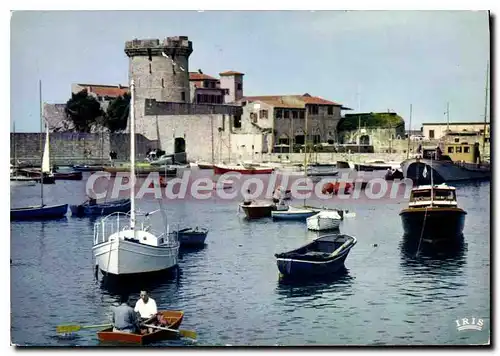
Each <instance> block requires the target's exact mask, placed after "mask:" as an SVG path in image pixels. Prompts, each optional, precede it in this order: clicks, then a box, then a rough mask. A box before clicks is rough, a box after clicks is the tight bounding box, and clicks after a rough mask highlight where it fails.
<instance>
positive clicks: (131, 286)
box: [99, 268, 180, 297]
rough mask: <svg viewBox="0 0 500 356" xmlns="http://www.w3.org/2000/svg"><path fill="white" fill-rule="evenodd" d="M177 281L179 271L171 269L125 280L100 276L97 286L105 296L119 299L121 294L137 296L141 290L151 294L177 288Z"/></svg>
mask: <svg viewBox="0 0 500 356" xmlns="http://www.w3.org/2000/svg"><path fill="white" fill-rule="evenodd" d="M179 280H180V273H179V269H178V268H172V269H171V270H168V271H165V272H161V273H154V274H151V275H145V276H134V277H125V278H123V277H120V278H116V277H111V276H102V275H101V279H100V282H99V285H100V288H101V290H102V291H103V292H104V293H106V294H107V295H110V296H113V297H119V296H120V295H122V294H138V293H139V292H140V291H141V290H147V291H149V292H150V293H153V292H154V291H155V290H156V291H158V290H164V289H168V288H169V287H171V286H175V288H177V285H178V283H179Z"/></svg>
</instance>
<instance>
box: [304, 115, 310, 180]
mask: <svg viewBox="0 0 500 356" xmlns="http://www.w3.org/2000/svg"><path fill="white" fill-rule="evenodd" d="M304 107H305V108H306V122H305V132H304V172H305V174H306V177H307V135H308V134H309V131H308V129H307V116H308V115H307V105H304Z"/></svg>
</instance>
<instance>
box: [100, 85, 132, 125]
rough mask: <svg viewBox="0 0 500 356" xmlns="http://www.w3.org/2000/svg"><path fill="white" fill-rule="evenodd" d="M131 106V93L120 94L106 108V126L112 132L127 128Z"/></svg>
mask: <svg viewBox="0 0 500 356" xmlns="http://www.w3.org/2000/svg"><path fill="white" fill-rule="evenodd" d="M129 106H130V94H129V93H126V94H124V95H123V96H119V97H117V98H116V99H114V100H113V101H112V102H110V103H109V106H108V109H107V110H106V118H105V120H104V126H106V127H107V128H108V129H109V131H111V132H116V131H123V130H125V129H126V128H127V122H128V115H129Z"/></svg>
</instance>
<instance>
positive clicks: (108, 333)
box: [97, 310, 184, 345]
mask: <svg viewBox="0 0 500 356" xmlns="http://www.w3.org/2000/svg"><path fill="white" fill-rule="evenodd" d="M159 313H160V314H162V316H163V318H164V319H166V320H167V325H162V326H164V327H168V328H169V329H174V330H178V329H179V327H180V325H181V323H182V319H183V318H184V312H183V311H176V310H164V311H160V312H159ZM151 323H152V321H151V320H148V321H146V322H145V324H151ZM177 337H178V333H176V332H174V331H169V330H158V329H154V330H153V332H151V333H146V334H131V333H123V332H116V331H113V328H112V327H111V328H107V329H104V330H101V331H99V332H97V338H98V339H99V341H101V342H116V343H128V344H139V345H146V344H149V343H152V342H156V341H161V340H166V339H173V338H177Z"/></svg>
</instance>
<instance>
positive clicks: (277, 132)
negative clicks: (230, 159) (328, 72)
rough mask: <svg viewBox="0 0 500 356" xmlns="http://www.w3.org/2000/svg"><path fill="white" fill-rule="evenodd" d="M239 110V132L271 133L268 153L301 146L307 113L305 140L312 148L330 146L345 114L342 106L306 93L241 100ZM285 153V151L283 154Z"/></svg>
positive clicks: (253, 97)
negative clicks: (291, 146) (240, 114)
mask: <svg viewBox="0 0 500 356" xmlns="http://www.w3.org/2000/svg"><path fill="white" fill-rule="evenodd" d="M240 103H241V105H242V106H243V115H242V124H241V127H240V129H241V130H250V129H251V128H254V129H256V130H258V131H261V132H271V133H272V134H273V135H272V136H271V141H270V142H268V145H269V149H270V150H271V149H272V150H273V151H277V152H281V148H283V147H285V146H288V147H289V146H290V145H303V144H304V142H305V133H306V127H305V124H306V123H305V121H306V120H305V118H306V112H307V121H308V124H307V125H308V131H309V132H308V138H309V142H310V143H312V144H319V143H332V144H333V143H334V142H336V141H337V140H336V137H337V135H336V134H337V132H336V131H337V124H338V122H339V120H340V119H341V110H348V108H345V107H343V106H342V104H339V103H336V102H333V101H329V100H326V99H323V98H320V97H317V96H312V95H310V94H308V93H306V94H303V95H268V96H245V97H243V98H242V99H241V100H240ZM285 151H286V150H285Z"/></svg>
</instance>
